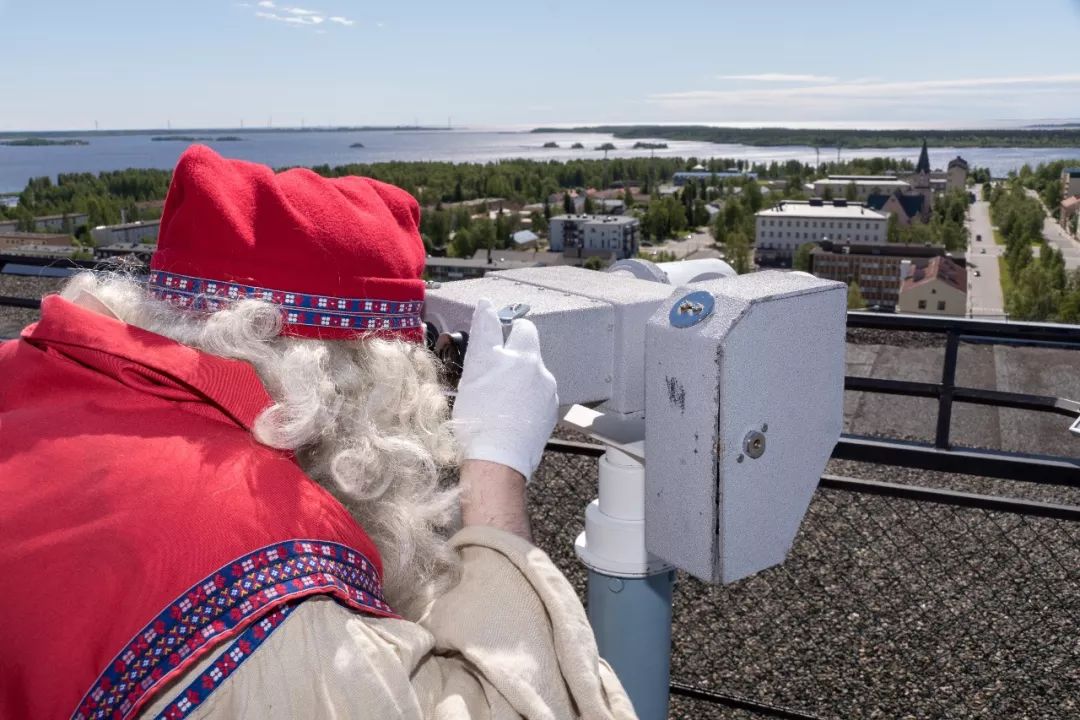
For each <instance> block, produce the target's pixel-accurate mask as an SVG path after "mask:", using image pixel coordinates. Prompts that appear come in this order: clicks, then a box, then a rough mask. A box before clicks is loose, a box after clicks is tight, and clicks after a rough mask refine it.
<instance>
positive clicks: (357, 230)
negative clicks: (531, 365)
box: [150, 145, 424, 340]
mask: <svg viewBox="0 0 1080 720" xmlns="http://www.w3.org/2000/svg"><path fill="white" fill-rule="evenodd" d="M419 222H420V207H419V205H417V202H416V200H415V199H414V198H413V197H412V196H411V195H409V194H408V193H407V192H405V191H404V190H402V189H400V188H397V187H394V186H393V185H387V184H386V183H381V182H379V181H377V180H372V179H370V178H362V177H343V178H333V179H328V178H324V177H321V176H319V175H317V174H315V173H314V172H312V171H310V170H306V169H303V168H297V169H293V170H286V171H285V172H283V173H279V174H274V171H273V170H271V169H270V168H268V167H266V166H265V165H258V164H256V163H250V162H243V161H240V160H226V159H225V158H223V157H221V156H220V155H218V154H217V153H216V152H214V151H213V150H211V149H210V148H208V147H205V146H203V145H192V146H191V147H189V148H188V149H187V150H186V151H185V152H184V154H183V155H181V156H180V160H179V162H177V165H176V170H175V172H174V173H173V178H172V185H171V186H170V188H169V194H168V197H167V198H166V200H165V210H164V212H163V214H162V216H161V232H160V234H159V236H158V246H157V252H155V253H154V257H153V258H152V259H151V260H150V288H151V291H152V292H153V293H154V294H155V295H156V296H157V297H160V298H163V299H166V300H170V301H172V302H175V303H177V304H180V305H182V306H184V307H190V308H193V309H201V310H216V309H219V308H220V307H222V306H223V304H224V303H225V302H227V301H228V300H231V299H236V298H241V297H253V298H259V299H264V300H268V301H270V302H273V303H275V304H278V305H280V306H281V312H282V330H281V332H282V334H283V335H298V336H302V337H312V338H322V339H349V338H355V337H357V336H358V335H360V334H363V333H367V332H378V333H379V334H385V333H391V334H394V335H404V336H406V337H408V338H409V339H413V340H419V339H422V337H423V331H422V328H423V323H422V322H421V319H420V311H421V309H422V308H423V305H424V281H423V280H421V278H420V276H421V274H422V273H423V271H424V243H423V240H421V238H420V232H419V230H418V226H419Z"/></svg>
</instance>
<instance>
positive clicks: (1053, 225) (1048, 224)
mask: <svg viewBox="0 0 1080 720" xmlns="http://www.w3.org/2000/svg"><path fill="white" fill-rule="evenodd" d="M1026 192H1027V194H1028V195H1030V196H1031V197H1033V198H1035V199H1036V200H1038V201H1039V205H1040V206H1042V209H1043V212H1046V206H1045V205H1043V204H1042V200H1041V199H1040V198H1039V194H1038V193H1036V192H1035V191H1034V190H1026ZM1043 239H1044V240H1046V242H1048V243H1050V245H1052V246H1053V247H1056V248H1057V249H1058V250H1060V251H1061V255H1062V256H1063V257H1064V258H1065V269H1066V270H1072V269H1074V268H1078V267H1080V242H1077V241H1076V240H1075V239H1074V238H1071V237H1069V235H1068V234H1067V233H1066V232H1065V231H1064V230H1062V229H1061V226H1060V225H1058V224H1057V221H1056V220H1054V218H1053V217H1051V216H1050V214H1049V213H1047V217H1046V218H1045V219H1043Z"/></svg>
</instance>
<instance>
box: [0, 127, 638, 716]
mask: <svg viewBox="0 0 1080 720" xmlns="http://www.w3.org/2000/svg"><path fill="white" fill-rule="evenodd" d="M418 221H419V208H418V206H417V203H416V201H415V200H414V199H413V198H412V197H411V196H410V195H409V194H408V193H406V192H404V191H402V190H400V189H398V188H396V187H393V186H390V185H386V184H384V183H381V182H377V181H375V180H370V179H366V178H359V177H345V178H336V179H325V178H322V177H320V176H318V175H316V174H315V173H313V172H310V171H308V170H303V169H296V170H289V171H286V172H283V173H280V174H275V173H274V172H273V171H271V170H270V169H269V168H267V167H264V166H260V165H256V164H252V163H246V162H238V161H230V160H225V159H223V158H221V157H220V156H218V155H217V154H216V153H214V152H213V151H212V150H210V149H208V148H205V147H199V146H193V147H192V148H190V149H189V150H188V151H187V152H185V153H184V155H183V156H182V157H181V158H180V161H179V164H178V165H177V167H176V171H175V174H174V176H173V182H172V186H171V188H170V190H169V194H168V198H167V199H166V202H165V209H164V214H163V216H162V220H161V234H160V237H159V239H158V249H157V252H156V253H155V254H154V256H153V259H152V261H151V265H150V273H149V278H145V277H134V276H127V275H124V274H91V273H87V274H83V275H79V276H76V277H75V278H73V279H72V280H71V281H70V282H69V283H68V284H67V286H66V287H65V288H64V290H63V292H61V293H60V294H59V295H57V296H50V297H46V298H45V299H44V300H43V302H42V313H41V319H40V321H39V322H38V323H36V324H34V325H31V326H30V327H28V328H26V329H25V330H24V331H23V333H22V336H21V338H20V339H18V340H16V341H12V342H9V343H6V344H3V345H0V488H2V490H3V492H2V495H3V502H2V503H0V533H2V537H3V542H2V543H0V577H3V578H4V586H5V589H4V591H3V592H0V648H2V649H0V677H2V682H0V717H4V718H87V719H88V718H132V717H167V718H185V717H191V718H196V717H197V718H210V717H228V718H241V717H242V718H320V717H349V718H354V717H355V718H390V717H395V718H396V717H404V718H428V717H438V718H448V719H449V718H517V717H529V718H534V717H535V718H571V717H588V718H612V717H618V718H622V717H632V716H633V709H632V708H631V706H630V703H629V701H628V700H627V697H626V694H625V693H624V691H623V689H622V687H621V686H620V685H619V682H618V680H617V679H616V678H615V676H614V674H613V673H612V672H611V669H610V668H609V667H608V666H607V664H606V663H605V662H604V661H603V660H601V659H599V658H598V655H597V650H596V644H595V641H594V639H593V636H592V633H591V631H590V629H589V626H588V623H587V621H586V619H585V615H584V612H583V611H582V608H581V605H580V603H579V602H578V599H577V597H576V596H575V594H574V592H573V590H572V589H571V587H570V585H569V584H568V583H567V581H566V579H565V578H564V577H563V576H562V574H561V573H560V572H559V571H558V570H557V569H556V568H555V567H554V566H553V565H552V563H551V562H550V560H549V559H548V558H547V556H546V555H545V554H544V553H543V552H541V551H540V550H538V549H537V548H535V547H534V546H533V545H532V544H531V543H530V542H529V524H528V519H527V517H526V514H525V507H524V491H525V483H526V480H527V479H528V478H529V477H530V475H531V474H532V473H533V472H534V471H535V469H536V467H537V464H538V463H539V460H540V456H541V453H542V451H543V447H544V443H545V441H546V439H547V437H548V435H549V434H550V432H551V429H552V427H553V425H554V422H555V417H556V407H557V399H556V388H555V382H554V380H553V378H552V377H551V374H550V373H549V372H548V371H547V370H546V369H545V368H544V364H543V361H542V359H541V356H540V349H539V343H538V339H537V336H536V329H535V328H534V327H533V326H532V325H531V324H530V323H529V322H528V321H526V320H518V321H516V322H515V323H514V325H513V328H512V330H511V332H510V334H509V337H508V338H507V339H506V340H505V342H504V339H503V331H502V328H501V326H500V324H499V321H498V318H497V317H496V315H495V312H494V310H493V309H492V308H491V307H490V306H488V305H487V304H484V303H481V305H480V306H479V307H478V308H477V311H476V315H475V317H474V319H473V326H472V331H471V339H470V345H469V352H468V356H467V360H466V363H465V368H464V372H463V375H462V379H461V383H460V387H459V395H458V399H457V402H456V405H455V407H454V410H453V416H452V417H451V413H450V411H449V410H448V406H447V401H446V399H445V395H444V392H443V389H442V388H441V386H440V384H439V378H438V368H437V365H436V362H435V359H434V358H433V356H432V355H431V354H430V353H429V352H428V350H426V349H425V347H424V346H423V344H422V343H421V342H419V341H420V340H421V339H422V336H423V331H422V322H421V319H420V318H421V315H420V313H421V309H422V307H423V302H424V282H423V280H422V279H421V273H422V272H423V266H424V246H423V243H422V241H421V239H420V235H419V232H418ZM458 465H460V474H459V477H460V483H459V484H458V485H457V486H454V485H453V484H452V482H450V481H449V480H448V478H449V477H450V476H449V474H448V473H446V472H445V471H446V470H448V469H450V468H453V467H455V466H458ZM459 509H460V513H459V512H458V511H459ZM459 515H460V519H459V520H455V518H457V517H458V516H459ZM456 522H459V523H460V525H461V526H462V527H461V529H460V530H458V531H457V532H456V533H454V534H452V535H451V532H450V530H449V529H448V528H450V527H451V526H452V525H454V524H455V523H456Z"/></svg>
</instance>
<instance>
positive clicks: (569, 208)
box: [562, 192, 575, 215]
mask: <svg viewBox="0 0 1080 720" xmlns="http://www.w3.org/2000/svg"><path fill="white" fill-rule="evenodd" d="M562 207H563V212H564V213H566V214H567V215H573V214H574V209H575V208H574V198H572V197H570V193H568V192H564V193H563V196H562Z"/></svg>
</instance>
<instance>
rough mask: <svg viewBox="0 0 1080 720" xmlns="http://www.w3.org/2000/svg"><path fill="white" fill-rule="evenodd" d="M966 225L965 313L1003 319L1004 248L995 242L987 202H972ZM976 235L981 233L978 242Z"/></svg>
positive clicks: (979, 316)
mask: <svg viewBox="0 0 1080 720" xmlns="http://www.w3.org/2000/svg"><path fill="white" fill-rule="evenodd" d="M968 228H969V230H970V231H971V239H970V240H969V241H968V251H967V266H968V316H969V317H978V318H984V319H1002V318H1004V317H1005V297H1004V295H1003V294H1002V292H1001V271H1000V269H999V267H998V257H999V256H1000V255H1003V254H1004V252H1005V247H1004V246H1003V245H997V244H995V243H994V233H993V230H992V229H991V228H992V226H991V223H990V203H988V202H983V201H982V200H979V201H977V202H975V203H973V204H972V205H971V212H970V220H969V221H968ZM977 235H981V236H982V240H981V241H978V240H976V239H975V237H976V236H977ZM984 250H985V251H986V252H985V254H984V253H983V251H984ZM976 270H977V271H978V272H979V275H978V277H976V275H975V271H976Z"/></svg>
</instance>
